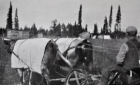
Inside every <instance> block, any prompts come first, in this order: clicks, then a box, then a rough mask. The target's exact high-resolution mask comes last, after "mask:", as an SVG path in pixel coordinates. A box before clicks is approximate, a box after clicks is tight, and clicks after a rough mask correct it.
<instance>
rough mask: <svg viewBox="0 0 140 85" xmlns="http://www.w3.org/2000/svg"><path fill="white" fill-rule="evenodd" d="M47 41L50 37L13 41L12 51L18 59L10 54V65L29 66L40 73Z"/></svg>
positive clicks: (14, 66)
mask: <svg viewBox="0 0 140 85" xmlns="http://www.w3.org/2000/svg"><path fill="white" fill-rule="evenodd" d="M49 41H50V39H47V38H34V39H24V40H18V41H17V42H16V43H15V46H14V49H13V52H14V53H15V54H17V55H18V56H19V58H20V59H19V58H17V57H16V56H15V55H14V54H12V56H11V67H12V68H30V69H31V70H32V71H35V72H38V73H41V70H40V66H41V61H42V58H43V55H44V51H45V47H46V45H47V43H48V42H49ZM21 60H22V61H23V62H24V63H23V62H22V61H21ZM25 63H26V64H25Z"/></svg>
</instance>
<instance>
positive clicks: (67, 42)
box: [54, 38, 93, 72]
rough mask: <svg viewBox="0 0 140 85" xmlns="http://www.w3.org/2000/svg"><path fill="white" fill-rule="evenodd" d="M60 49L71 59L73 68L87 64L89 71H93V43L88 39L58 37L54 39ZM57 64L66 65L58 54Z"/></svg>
mask: <svg viewBox="0 0 140 85" xmlns="http://www.w3.org/2000/svg"><path fill="white" fill-rule="evenodd" d="M54 41H55V42H56V44H57V45H58V49H59V51H60V52H61V53H62V54H63V55H64V56H65V57H66V59H67V60H69V61H70V63H71V65H72V68H79V67H81V65H83V64H85V65H86V67H88V68H87V70H88V72H92V62H93V59H92V44H91V43H90V42H89V41H88V40H86V39H78V38H58V39H55V40H54ZM56 58H57V59H56V64H60V66H64V65H66V64H65V62H64V61H63V60H62V58H60V57H59V55H58V54H57V57H56ZM67 70H68V71H69V69H67Z"/></svg>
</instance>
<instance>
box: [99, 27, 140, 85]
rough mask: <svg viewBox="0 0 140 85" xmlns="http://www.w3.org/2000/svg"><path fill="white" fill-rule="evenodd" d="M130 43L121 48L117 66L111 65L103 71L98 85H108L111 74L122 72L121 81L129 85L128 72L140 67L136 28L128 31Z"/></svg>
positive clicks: (129, 28) (128, 28)
mask: <svg viewBox="0 0 140 85" xmlns="http://www.w3.org/2000/svg"><path fill="white" fill-rule="evenodd" d="M126 33H127V38H128V41H127V42H125V43H123V44H122V46H121V47H120V50H119V53H118V55H117V56H116V65H111V66H109V67H107V68H106V69H103V70H102V78H101V82H100V83H99V84H98V85H107V83H108V80H109V75H110V73H111V72H114V71H115V72H121V75H122V76H121V80H122V81H123V85H128V79H127V75H126V74H125V73H124V72H125V71H126V70H130V69H132V68H135V67H138V66H139V54H138V51H139V49H140V42H138V40H137V39H136V35H137V29H136V28H135V27H134V26H129V27H127V29H126Z"/></svg>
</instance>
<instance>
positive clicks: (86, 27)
mask: <svg viewBox="0 0 140 85" xmlns="http://www.w3.org/2000/svg"><path fill="white" fill-rule="evenodd" d="M87 29H88V25H87V24H86V26H85V30H84V31H85V32H87V31H88V30H87Z"/></svg>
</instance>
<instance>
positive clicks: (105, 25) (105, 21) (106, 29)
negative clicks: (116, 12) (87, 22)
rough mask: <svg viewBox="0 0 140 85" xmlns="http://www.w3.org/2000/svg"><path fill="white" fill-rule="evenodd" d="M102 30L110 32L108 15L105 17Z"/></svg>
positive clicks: (106, 32)
mask: <svg viewBox="0 0 140 85" xmlns="http://www.w3.org/2000/svg"><path fill="white" fill-rule="evenodd" d="M102 32H103V34H108V22H107V17H105V20H104V25H103V30H102Z"/></svg>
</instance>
